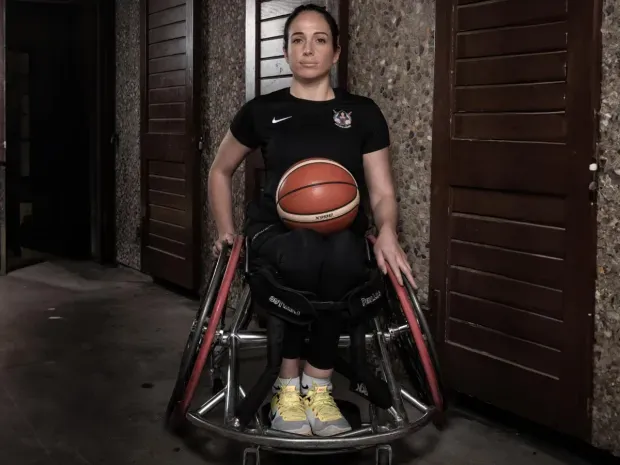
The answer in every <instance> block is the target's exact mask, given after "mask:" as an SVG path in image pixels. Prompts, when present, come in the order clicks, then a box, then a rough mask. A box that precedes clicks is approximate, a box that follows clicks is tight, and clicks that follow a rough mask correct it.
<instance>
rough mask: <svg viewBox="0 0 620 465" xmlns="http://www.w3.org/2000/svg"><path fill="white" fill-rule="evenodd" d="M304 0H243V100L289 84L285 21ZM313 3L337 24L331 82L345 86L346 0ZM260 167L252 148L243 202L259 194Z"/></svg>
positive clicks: (246, 169) (326, 0)
mask: <svg viewBox="0 0 620 465" xmlns="http://www.w3.org/2000/svg"><path fill="white" fill-rule="evenodd" d="M305 3H307V1H305V0H269V1H259V0H246V100H251V99H253V98H254V97H255V96H257V95H264V94H268V93H271V92H275V91H277V90H280V89H283V88H285V87H289V86H290V85H291V79H292V76H291V70H290V68H289V66H288V63H287V62H286V60H285V58H284V52H283V51H282V45H283V30H284V23H285V22H286V18H287V17H288V15H290V14H291V13H292V11H293V10H294V9H295V8H296V7H298V6H299V5H302V4H305ZM314 3H316V4H317V5H320V6H325V7H327V10H328V11H329V12H330V13H331V14H332V15H333V16H334V17H335V18H336V21H337V22H338V25H339V27H340V30H341V34H340V47H341V49H342V51H341V58H340V63H339V64H338V66H337V67H335V68H334V70H333V73H332V85H333V86H338V87H342V88H346V85H347V56H348V32H347V31H348V19H349V2H348V1H345V0H342V1H340V0H319V1H317V2H314ZM263 170H264V165H263V159H262V157H261V154H260V151H258V150H257V151H255V152H252V153H251V154H250V155H249V156H248V157H247V158H246V162H245V201H246V203H247V202H250V201H252V199H254V198H255V197H256V196H258V195H259V194H260V191H261V188H262V180H263Z"/></svg>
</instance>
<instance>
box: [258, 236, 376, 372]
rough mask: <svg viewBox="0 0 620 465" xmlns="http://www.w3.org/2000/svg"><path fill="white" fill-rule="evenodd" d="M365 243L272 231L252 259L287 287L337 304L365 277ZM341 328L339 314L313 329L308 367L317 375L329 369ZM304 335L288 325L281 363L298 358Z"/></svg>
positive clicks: (260, 239)
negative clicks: (267, 266)
mask: <svg viewBox="0 0 620 465" xmlns="http://www.w3.org/2000/svg"><path fill="white" fill-rule="evenodd" d="M365 240H366V239H365V238H364V237H363V236H359V235H356V234H354V233H353V232H352V231H350V230H345V231H342V232H339V233H336V234H333V235H330V236H322V235H320V234H318V233H316V232H314V231H311V230H305V229H298V230H292V231H289V230H286V229H284V228H281V227H279V226H276V227H273V228H271V229H270V230H268V231H266V232H264V233H262V234H260V235H259V237H258V238H257V240H256V246H255V247H254V246H253V247H252V249H253V250H254V254H255V255H256V256H258V257H260V258H262V259H264V260H266V261H267V262H269V263H270V264H271V265H272V266H274V267H275V268H276V269H278V271H279V272H280V274H281V276H282V278H283V280H284V281H285V282H284V284H285V285H286V286H289V287H291V288H293V289H296V290H300V291H308V292H313V293H315V294H316V295H317V296H318V298H319V299H321V300H326V301H330V300H331V301H336V300H340V299H342V297H344V296H345V295H346V294H347V292H349V291H350V290H351V289H353V288H354V287H355V286H357V285H359V284H361V283H362V282H363V279H364V278H365V276H366V264H365V259H366V244H365ZM253 244H254V243H253ZM341 326H342V325H341V312H340V311H332V312H325V311H322V312H320V313H319V318H318V319H317V320H316V321H315V322H314V323H313V324H312V331H311V334H310V349H309V350H310V352H309V354H308V358H307V361H308V363H310V364H311V365H312V366H314V367H316V368H318V369H321V370H329V369H332V368H333V365H334V359H335V356H336V352H337V348H338V340H339V338H340V332H341V329H342V327H341ZM305 331H306V329H305V328H303V327H299V326H295V325H292V324H290V325H287V329H286V331H285V334H284V341H283V357H284V358H287V359H296V358H299V357H300V356H301V351H302V348H303V341H304V338H305V335H306V332H305Z"/></svg>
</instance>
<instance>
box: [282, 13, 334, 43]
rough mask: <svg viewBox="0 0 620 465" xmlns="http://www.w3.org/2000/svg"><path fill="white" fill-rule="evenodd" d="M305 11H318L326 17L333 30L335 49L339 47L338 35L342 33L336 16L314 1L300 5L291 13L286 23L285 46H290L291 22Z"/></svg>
mask: <svg viewBox="0 0 620 465" xmlns="http://www.w3.org/2000/svg"><path fill="white" fill-rule="evenodd" d="M305 11H314V12H316V13H319V14H322V15H323V17H324V18H325V21H327V24H329V29H330V30H331V33H332V45H333V47H334V50H336V49H337V48H338V36H339V34H340V31H339V29H338V23H336V20H335V19H334V17H333V16H332V15H331V13H330V12H329V11H327V9H326V8H325V7H323V6H319V5H315V4H314V3H307V4H305V5H300V6H298V7H297V8H295V9H294V10H293V12H292V13H291V15H290V16H289V17H288V18H287V20H286V23H285V24H284V48H286V47H287V46H288V34H289V29H290V27H291V23H292V22H293V21H294V20H295V18H297V16H299V15H300V14H301V13H303V12H305Z"/></svg>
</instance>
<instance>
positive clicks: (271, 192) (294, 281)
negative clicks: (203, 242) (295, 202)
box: [208, 5, 415, 436]
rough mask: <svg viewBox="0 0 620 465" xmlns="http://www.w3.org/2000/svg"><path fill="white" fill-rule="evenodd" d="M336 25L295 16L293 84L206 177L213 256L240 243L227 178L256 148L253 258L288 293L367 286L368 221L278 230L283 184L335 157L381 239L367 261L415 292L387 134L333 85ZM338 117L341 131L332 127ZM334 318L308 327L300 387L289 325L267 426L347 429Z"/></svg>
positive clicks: (295, 336) (315, 10)
mask: <svg viewBox="0 0 620 465" xmlns="http://www.w3.org/2000/svg"><path fill="white" fill-rule="evenodd" d="M338 36H339V31H338V26H337V24H336V21H335V20H334V18H333V17H332V16H331V15H330V14H329V13H328V12H327V11H326V10H325V9H324V8H322V7H318V6H315V5H304V6H300V7H298V8H297V9H296V10H295V11H294V12H293V13H292V14H291V15H290V17H289V18H288V19H287V21H286V24H285V29H284V46H283V52H284V55H285V58H286V60H287V62H288V63H289V65H290V68H291V72H292V74H293V77H292V82H291V85H290V88H286V89H282V90H279V91H276V92H272V93H270V94H266V95H261V96H258V97H256V98H254V99H252V100H250V101H249V102H247V103H246V104H245V105H243V107H242V108H241V109H240V110H239V111H238V113H237V114H236V115H235V117H234V119H233V121H232V123H231V126H230V129H229V131H228V132H227V134H226V135H225V137H224V139H223V140H222V142H221V145H220V147H219V150H218V152H217V155H216V157H215V160H214V162H213V164H212V166H211V169H210V172H209V187H208V193H209V204H210V208H211V211H212V214H213V217H214V219H215V223H216V227H217V233H218V237H217V240H216V241H215V244H214V246H213V253H214V255H216V256H217V255H218V254H219V253H220V252H221V250H222V246H223V244H224V243H229V244H232V242H233V239H234V237H235V234H236V232H235V227H234V221H233V205H232V187H231V186H232V177H233V174H234V173H235V171H236V170H237V168H238V167H239V165H240V164H241V163H242V161H243V160H244V158H245V157H246V156H247V155H248V154H249V153H250V152H251V151H253V150H254V149H257V148H260V149H261V151H262V155H263V157H264V162H265V175H266V178H265V185H264V190H263V192H262V194H261V198H260V199H258V200H256V201H254V202H252V203H250V205H249V208H248V211H247V217H246V224H245V226H244V234H245V236H246V237H248V238H250V239H251V243H250V244H251V245H250V248H251V250H250V252H251V256H252V257H253V258H254V259H257V260H261V261H262V262H263V263H266V264H267V265H268V266H271V267H272V268H273V269H275V270H276V271H277V273H278V275H279V276H281V277H282V279H283V281H284V284H285V285H286V286H288V287H290V288H293V289H296V290H299V291H306V292H312V293H313V294H315V295H317V296H318V297H319V298H320V299H322V300H325V301H338V300H340V299H342V298H343V297H344V296H345V295H346V294H347V292H349V291H350V290H351V289H352V288H354V287H355V286H357V285H359V284H360V283H361V282H363V281H364V280H365V279H367V278H366V273H367V266H366V242H365V241H366V238H365V234H366V232H367V229H368V226H369V225H368V220H367V217H368V215H367V212H366V211H365V209H364V208H360V211H359V214H358V216H357V218H356V220H355V221H354V222H353V224H352V226H351V227H349V228H348V229H346V230H344V231H341V232H338V233H335V234H332V235H327V236H324V235H319V234H318V233H316V232H314V231H311V230H305V229H295V230H289V229H287V228H286V227H285V226H284V224H283V223H282V221H281V220H280V218H279V216H278V213H277V209H276V203H275V192H276V188H277V185H278V181H279V180H280V178H281V176H282V174H283V173H284V172H285V171H286V170H287V169H288V168H289V167H290V166H291V165H293V164H294V163H296V162H298V161H300V160H303V159H305V158H310V157H317V156H320V157H326V158H331V159H333V160H335V161H337V162H338V163H340V164H342V165H343V166H345V167H346V168H347V169H348V170H349V171H350V172H351V173H352V174H353V175H354V176H355V178H356V181H357V183H358V186H359V187H360V191H361V192H362V193H365V194H366V195H367V198H368V200H369V202H368V203H369V206H370V209H371V211H370V213H372V216H373V218H374V223H375V227H376V229H377V240H376V242H375V244H374V253H375V257H376V261H377V265H378V267H379V269H380V270H381V271H382V272H383V273H386V272H387V264H389V266H390V267H391V269H392V270H393V271H394V273H395V274H396V277H397V280H398V282H399V284H400V285H402V284H403V279H407V280H408V281H409V282H410V283H411V284H412V285H413V286H414V287H415V283H414V280H413V276H412V272H411V268H410V266H409V264H408V262H407V259H406V255H405V253H404V251H403V250H402V249H401V247H400V245H399V242H398V236H397V231H396V227H397V217H398V204H397V201H396V196H395V188H394V183H393V180H392V174H391V165H390V158H389V149H388V147H389V130H388V127H387V122H386V120H385V118H384V116H383V114H382V113H381V110H380V109H379V107H378V106H377V105H376V104H375V103H374V102H373V101H372V100H371V99H369V98H367V97H362V96H358V95H354V94H352V93H349V92H346V91H344V90H341V89H334V88H332V87H331V85H330V70H331V68H332V66H334V65H335V64H336V63H337V62H338V59H339V55H340V46H339V45H338ZM342 111H345V112H346V113H347V114H348V116H349V118H348V121H347V123H346V124H342V121H341V120H337V119H336V118H335V115H336V114H340V112H342ZM340 319H341V313H340V312H338V311H334V312H323V313H321V314H320V317H319V318H318V319H317V320H316V321H315V322H313V324H312V325H311V331H310V335H309V353H308V356H307V357H306V363H305V365H304V367H303V372H302V374H301V378H300V358H301V355H302V354H301V351H302V345H303V342H304V340H305V337H306V334H305V332H304V331H306V329H305V328H304V327H301V326H295V325H292V324H289V325H288V326H287V329H286V331H285V334H284V340H283V348H282V350H283V360H282V364H281V368H280V373H279V378H278V379H277V381H276V383H275V385H274V386H273V393H274V396H273V399H272V402H271V416H270V419H271V427H272V428H274V429H277V430H281V431H285V432H291V433H297V434H304V435H310V434H314V435H318V436H331V435H335V434H339V433H342V432H345V431H348V430H350V429H351V427H350V425H349V424H348V422H347V420H346V419H345V418H344V417H343V415H342V414H341V412H340V410H339V409H338V407H337V405H336V403H335V402H334V400H333V398H332V383H331V375H332V372H333V368H334V358H335V355H336V352H337V347H338V341H339V336H340V331H341V321H340Z"/></svg>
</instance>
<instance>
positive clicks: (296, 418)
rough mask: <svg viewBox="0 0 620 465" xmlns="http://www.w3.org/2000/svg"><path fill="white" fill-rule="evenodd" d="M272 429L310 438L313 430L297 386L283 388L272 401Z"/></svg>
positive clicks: (270, 416) (270, 417)
mask: <svg viewBox="0 0 620 465" xmlns="http://www.w3.org/2000/svg"><path fill="white" fill-rule="evenodd" d="M269 419H270V420H271V428H272V429H275V430H278V431H284V432H286V433H293V434H301V435H304V436H309V435H311V434H312V429H311V428H310V424H309V423H308V419H307V418H306V412H305V407H304V402H303V400H302V398H301V394H300V392H299V388H298V387H296V386H281V387H280V388H279V391H278V392H276V394H275V395H274V396H273V398H272V399H271V412H270V415H269Z"/></svg>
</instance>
